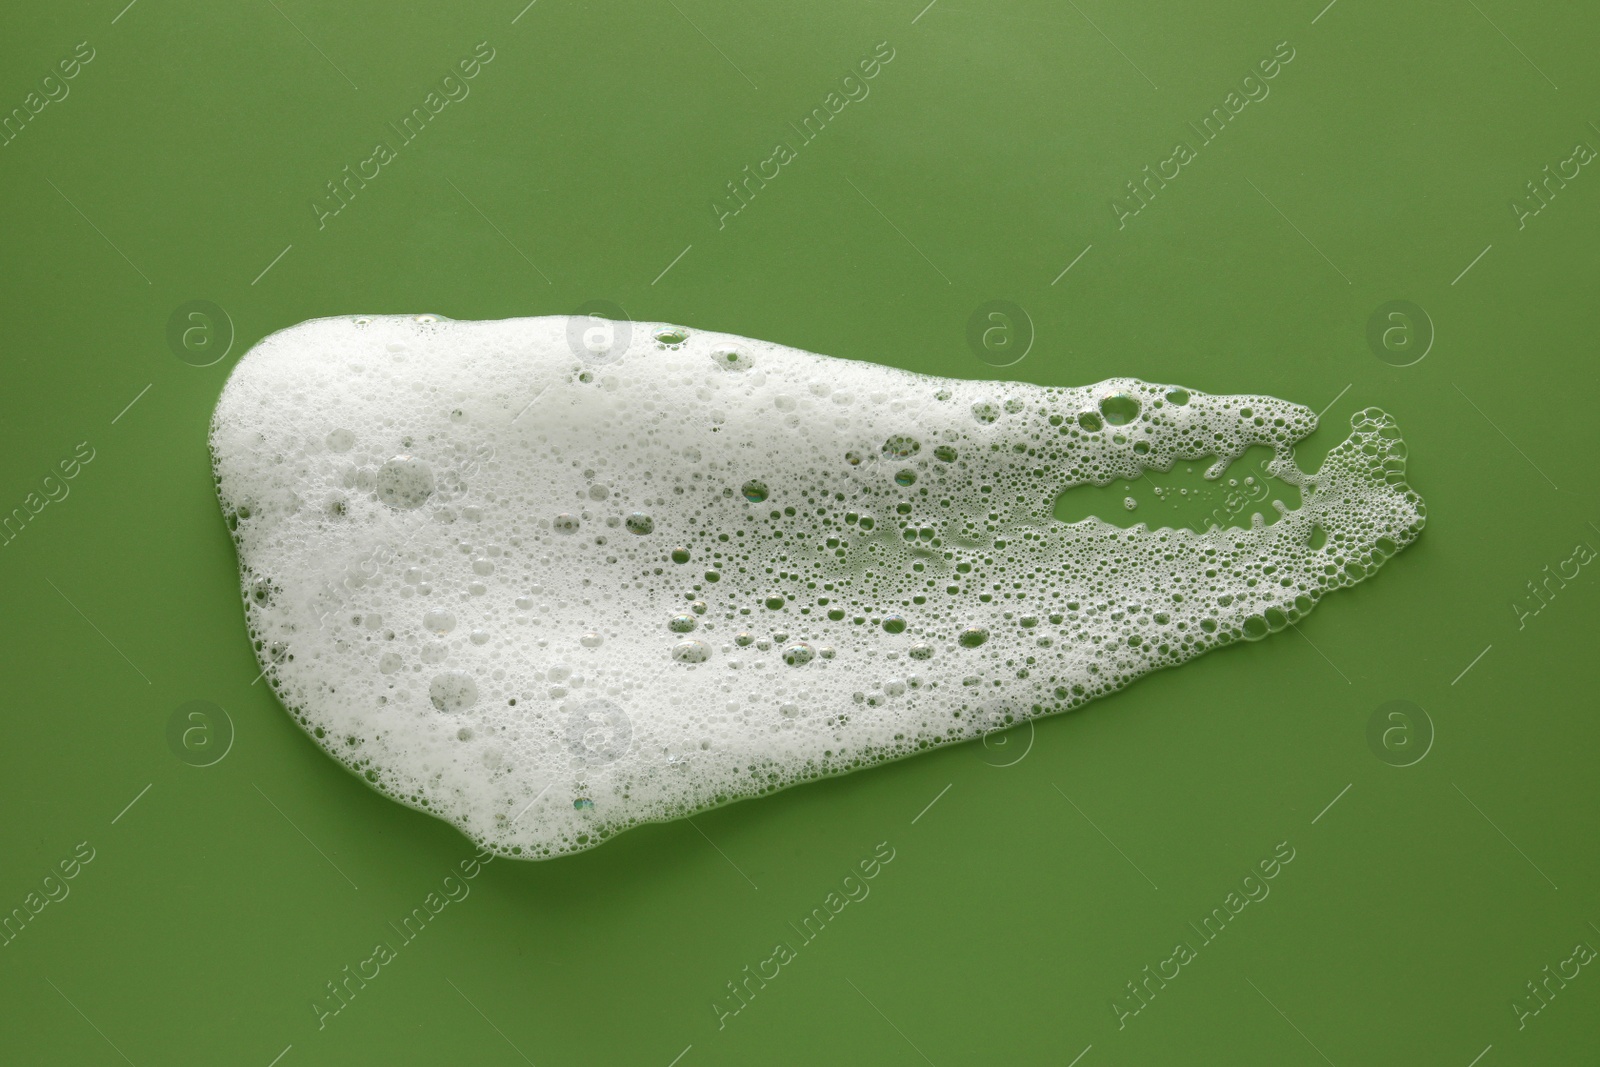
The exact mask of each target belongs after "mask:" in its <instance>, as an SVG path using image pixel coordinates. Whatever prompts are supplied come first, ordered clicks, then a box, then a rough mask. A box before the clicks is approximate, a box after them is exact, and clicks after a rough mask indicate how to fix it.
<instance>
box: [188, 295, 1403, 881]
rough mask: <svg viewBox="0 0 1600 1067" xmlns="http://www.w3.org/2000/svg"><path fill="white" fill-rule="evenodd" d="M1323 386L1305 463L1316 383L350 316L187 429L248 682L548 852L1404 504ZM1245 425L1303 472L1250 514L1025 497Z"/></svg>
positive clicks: (1369, 415) (1342, 551) (1162, 651)
mask: <svg viewBox="0 0 1600 1067" xmlns="http://www.w3.org/2000/svg"><path fill="white" fill-rule="evenodd" d="M1352 424H1353V432H1352V434H1351V435H1350V437H1349V438H1347V439H1346V440H1345V441H1344V442H1343V443H1341V444H1340V445H1338V446H1337V447H1335V448H1334V449H1333V450H1332V451H1331V452H1330V453H1329V455H1328V458H1327V460H1326V461H1325V462H1324V464H1323V466H1322V468H1321V469H1320V470H1319V471H1318V472H1317V473H1315V474H1304V473H1302V472H1299V471H1298V470H1296V469H1295V468H1294V466H1293V464H1292V462H1291V447H1292V445H1293V443H1294V441H1296V440H1298V439H1299V438H1302V437H1304V436H1305V435H1306V434H1308V433H1309V432H1310V431H1311V430H1312V429H1313V428H1315V425H1316V418H1315V416H1314V415H1313V414H1312V412H1311V411H1310V410H1309V409H1307V408H1304V407H1301V406H1299V405H1296V404H1291V403H1287V402H1285V401H1282V400H1276V399H1273V398H1271V397H1264V396H1210V395H1207V394H1204V393H1200V392H1195V391H1192V390H1183V389H1179V388H1176V387H1173V386H1163V385H1151V384H1148V383H1145V382H1141V381H1137V380H1134V379H1113V380H1111V381H1106V382H1102V383H1100V384H1098V385H1092V386H1086V387H1082V388H1070V389H1061V388H1042V387H1038V386H1033V385H1026V384H1015V383H1000V382H970V381H956V380H950V379H941V378H931V377H927V376H923V375H917V374H911V373H908V372H905V371H900V370H896V369H893V368H888V367H882V366H876V365H873V364H868V363H860V362H852V361H847V360H839V359H832V358H829V357H826V356H818V355H813V354H811V353H807V352H802V351H799V350H796V349H792V348H787V347H784V346H782V345H777V344H772V343H768V342H763V341H756V340H751V339H749V338H744V337H737V336H733V335H730V334H718V333H709V332H701V331H690V330H686V329H682V328H679V327H671V326H667V325H665V324H660V323H631V324H630V323H623V324H618V325H617V326H616V327H615V328H612V327H607V326H604V325H603V324H600V323H598V322H597V321H596V320H590V319H568V318H565V317H549V318H532V319H512V320H505V321H499V322H454V321H450V320H447V319H438V318H436V317H434V316H386V317H375V318H330V319H318V320H314V321H311V322H306V323H302V324H301V325H299V326H295V327H293V328H291V329H288V330H284V331H282V332H280V333H277V334H274V335H272V336H271V337H268V338H267V339H266V340H264V341H262V342H261V343H260V344H258V345H256V346H255V348H253V349H252V350H251V351H250V352H249V353H248V354H247V355H246V356H245V357H244V358H243V359H242V360H241V361H240V363H239V365H238V367H237V368H236V369H235V371H234V373H233V375H232V377H231V378H230V379H229V381H228V385H227V387H226V389H225V391H224V393H223V396H222V399H221V400H220V401H219V402H218V405H217V410H216V415H215V418H214V421H213V426H212V451H213V457H214V461H215V466H216V474H217V479H218V492H219V495H220V496H221V500H222V506H223V511H224V514H225V515H226V516H227V517H228V519H229V523H230V525H231V526H232V527H233V529H234V536H235V539H236V542H237V545H238V549H239V558H240V567H241V572H242V581H243V588H244V596H245V606H246V617H247V621H248V625H249V628H250V631H251V634H252V636H253V638H254V640H255V642H256V647H257V649H258V653H259V656H260V658H261V662H262V666H263V668H264V669H265V671H266V675H267V678H268V679H269V680H270V681H271V683H272V685H273V687H274V689H275V690H276V692H277V693H278V695H279V697H280V698H281V699H282V700H283V702H284V704H285V705H286V706H287V707H289V708H290V709H291V710H292V711H293V713H294V714H295V716H296V718H297V719H298V720H299V721H300V722H301V723H302V724H303V725H304V727H305V728H306V729H307V730H308V731H309V732H310V733H311V734H312V735H313V736H314V737H315V738H316V739H317V740H318V742H319V743H320V744H321V745H322V746H323V747H324V748H325V749H326V750H327V751H328V752H329V753H330V754H331V755H333V756H334V757H336V758H337V759H339V760H340V761H342V762H344V763H345V764H347V765H348V766H350V767H351V768H352V769H354V770H355V771H356V772H357V773H359V774H361V775H363V776H364V777H365V778H366V779H367V781H369V782H371V783H372V784H373V785H375V786H376V787H378V788H379V789H381V790H383V791H384V792H386V793H388V794H390V795H391V796H393V797H395V798H396V799H398V800H401V801H403V802H405V803H408V804H411V805H414V806H417V807H419V808H422V809H424V810H427V811H429V812H432V813H434V814H436V815H438V816H440V817H441V818H444V819H447V820H449V821H450V822H452V823H454V824H455V825H457V826H458V827H460V828H461V829H462V830H463V831H464V832H466V833H467V834H468V835H470V836H471V837H472V838H473V839H475V840H477V841H479V842H481V843H483V844H485V845H488V846H489V847H491V848H493V849H495V850H497V851H500V852H502V853H505V854H508V855H518V856H522V857H527V858H545V857H548V856H553V855H557V854H561V853H566V852H571V851H574V850H578V849H582V848H586V847H590V846H592V845H594V844H597V843H598V842H600V841H602V840H604V839H605V838H607V837H609V836H611V835H613V834H615V833H617V832H619V831H621V830H624V829H626V828H628V827H630V826H633V825H636V824H638V823H641V822H646V821H652V820H662V819H669V818H673V817H678V816H682V815H685V814H690V813H693V812H695V811H698V810H700V809H703V808H706V807H710V806H713V805H716V804H719V803H723V802H726V801H729V800H734V799H738V798H741V797H749V796H754V795H757V794H761V793H767V792H771V791H773V790H776V789H781V788H783V787H785V786H787V785H791V784H793V783H795V782H799V781H803V780H806V779H810V778H816V777H820V776H823V775H829V774H837V773H840V772H843V771H846V770H850V769H853V768H857V767H862V766H865V765H868V764H872V763H877V762H881V761H883V760H887V759H893V758H896V757H899V756H904V755H907V754H910V753H913V752H916V751H919V750H922V749H926V748H929V747H931V746H934V745H939V744H944V743H948V742H952V741H959V740H963V739H966V738H971V737H976V736H979V735H981V734H983V733H985V732H986V731H988V730H991V729H993V728H995V726H996V725H998V724H1003V723H1006V722H1011V721H1021V720H1023V719H1027V718H1030V717H1033V716H1037V715H1042V714H1048V713H1050V712H1054V711H1059V710H1063V709H1066V708H1071V707H1075V706H1077V705H1079V704H1082V703H1084V702H1086V701H1088V700H1091V699H1093V698H1094V697H1096V696H1099V695H1102V694H1104V693H1106V692H1109V691H1111V690H1113V689H1116V688H1118V687H1120V686H1122V685H1125V684H1127V683H1128V682H1129V681H1131V680H1132V679H1134V678H1136V677H1138V676H1139V675H1141V674H1144V673H1146V672H1148V671H1150V670H1153V669H1155V668H1157V667H1162V666H1169V665H1173V664H1177V663H1181V662H1183V661H1185V660H1187V659H1189V658H1192V657H1193V656H1195V655H1198V654H1199V653H1201V652H1203V651H1205V650H1206V649H1208V648H1213V647H1216V646H1218V645H1221V644H1225V643H1228V642H1230V641H1233V640H1236V639H1239V638H1241V637H1246V638H1249V637H1259V636H1263V635H1265V634H1266V633H1268V632H1270V631H1272V630H1276V629H1281V628H1283V627H1284V626H1286V625H1287V624H1288V623H1289V622H1291V621H1293V620H1295V619H1297V618H1299V617H1300V616H1301V615H1303V614H1304V613H1305V612H1306V611H1308V610H1310V608H1311V606H1312V605H1313V604H1314V603H1315V602H1316V600H1317V599H1319V598H1320V597H1321V596H1322V594H1324V593H1325V592H1327V591H1329V590H1330V589H1334V588H1338V587H1340V586H1344V585H1349V584H1352V583H1354V582H1355V581H1358V580H1360V579H1361V578H1362V577H1363V576H1365V575H1366V574H1369V573H1371V571H1372V570H1373V569H1374V568H1375V567H1377V566H1379V565H1380V564H1381V563H1382V562H1383V560H1384V559H1385V558H1386V557H1387V556H1389V555H1391V554H1393V553H1394V552H1395V551H1397V550H1398V549H1399V548H1401V547H1403V546H1404V545H1405V544H1407V543H1409V542H1410V541H1411V540H1412V539H1414V538H1415V536H1416V535H1417V533H1418V532H1419V531H1420V530H1421V528H1422V525H1423V516H1424V508H1423V505H1422V502H1421V500H1420V499H1419V498H1418V497H1417V495H1416V494H1415V493H1414V492H1412V491H1411V490H1410V489H1409V488H1408V487H1407V486H1406V485H1405V482H1404V470H1405V463H1404V455H1405V448H1404V445H1403V443H1401V441H1400V439H1399V434H1398V431H1397V430H1396V429H1395V427H1394V424H1393V422H1392V421H1391V420H1390V419H1389V418H1388V416H1386V415H1384V414H1383V413H1382V412H1379V411H1376V410H1375V409H1369V410H1367V411H1364V412H1361V413H1359V414H1358V415H1356V416H1355V417H1354V419H1353V420H1352ZM1258 444H1260V445H1267V446H1270V447H1272V448H1273V449H1274V450H1275V452H1276V455H1277V459H1276V461H1275V462H1274V464H1273V473H1274V475H1275V476H1277V477H1280V478H1282V479H1284V480H1285V481H1289V482H1293V483H1295V484H1297V485H1298V486H1299V487H1300V490H1301V495H1302V501H1303V502H1302V504H1301V506H1300V507H1299V508H1296V509H1294V510H1293V511H1286V512H1285V513H1284V514H1283V515H1282V516H1281V518H1280V520H1279V521H1277V522H1276V523H1273V524H1271V525H1267V524H1265V523H1264V522H1263V521H1261V519H1260V517H1259V516H1257V517H1255V520H1254V521H1253V522H1252V525H1251V528H1250V529H1237V528H1222V529H1219V528H1213V529H1212V530H1210V531H1209V532H1208V533H1205V534H1197V533H1195V532H1194V531H1192V530H1187V529H1167V528H1160V529H1156V530H1151V529H1148V528H1147V527H1145V526H1144V525H1137V526H1134V527H1132V528H1131V529H1125V528H1121V527H1118V526H1113V525H1108V524H1106V523H1103V522H1100V521H1099V520H1097V519H1090V520H1086V521H1084V522H1079V523H1072V524H1067V523H1062V522H1059V521H1057V520H1055V519H1054V518H1053V517H1052V508H1053V504H1054V501H1055V498H1056V496H1057V495H1058V494H1059V493H1060V492H1061V491H1062V490H1063V489H1066V488H1067V487H1069V486H1071V485H1074V484H1081V483H1088V482H1093V483H1096V484H1106V483H1108V482H1109V481H1111V480H1113V479H1116V478H1128V477H1136V476H1137V475H1138V473H1139V471H1140V470H1142V469H1144V468H1146V467H1149V468H1155V469H1162V470H1165V469H1169V468H1170V467H1171V465H1172V464H1173V463H1174V462H1177V461H1184V460H1197V459H1213V458H1214V459H1215V463H1214V465H1213V466H1212V471H1213V472H1216V473H1220V471H1221V470H1222V469H1223V468H1224V467H1225V466H1226V464H1227V462H1228V461H1229V460H1231V459H1232V458H1234V457H1236V456H1238V455H1240V454H1241V453H1242V452H1243V451H1244V450H1245V449H1247V448H1249V447H1251V446H1252V445H1258ZM1313 545H1315V546H1317V547H1313Z"/></svg>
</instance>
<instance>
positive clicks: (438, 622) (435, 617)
mask: <svg viewBox="0 0 1600 1067" xmlns="http://www.w3.org/2000/svg"><path fill="white" fill-rule="evenodd" d="M422 625H423V626H425V627H427V628H428V630H430V631H432V632H433V633H436V634H439V635H441V636H443V635H444V634H447V633H449V632H450V631H451V630H454V629H455V628H456V617H455V616H454V615H452V614H450V613H449V612H448V611H445V610H444V609H443V608H434V609H433V610H432V611H429V612H427V613H426V614H424V615H423V616H422Z"/></svg>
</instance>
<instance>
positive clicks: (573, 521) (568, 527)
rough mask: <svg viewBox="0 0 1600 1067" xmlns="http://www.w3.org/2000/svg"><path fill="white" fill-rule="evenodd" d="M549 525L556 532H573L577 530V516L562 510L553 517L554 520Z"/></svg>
mask: <svg viewBox="0 0 1600 1067" xmlns="http://www.w3.org/2000/svg"><path fill="white" fill-rule="evenodd" d="M550 525H551V526H552V527H553V528H554V529H555V531H556V533H559V534H575V533H577V532H578V517H577V516H576V515H568V514H567V513H566V512H562V513H561V514H560V515H557V516H556V517H555V520H554V521H553V522H552V523H551V524H550Z"/></svg>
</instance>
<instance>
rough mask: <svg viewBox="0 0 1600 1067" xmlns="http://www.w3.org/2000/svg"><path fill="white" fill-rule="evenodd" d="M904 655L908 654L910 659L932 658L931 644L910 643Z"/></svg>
mask: <svg viewBox="0 0 1600 1067" xmlns="http://www.w3.org/2000/svg"><path fill="white" fill-rule="evenodd" d="M906 655H908V656H910V657H911V658H912V659H932V658H933V646H932V645H925V644H922V643H920V642H919V643H917V644H915V645H912V646H911V648H910V650H909V651H908V652H907V653H906Z"/></svg>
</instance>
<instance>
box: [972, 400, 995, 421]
mask: <svg viewBox="0 0 1600 1067" xmlns="http://www.w3.org/2000/svg"><path fill="white" fill-rule="evenodd" d="M972 417H973V418H975V419H977V420H978V421H979V422H980V423H982V424H983V425H985V426H987V425H989V424H990V423H992V422H994V420H996V419H998V418H999V417H1000V409H999V408H997V407H995V406H994V405H993V404H991V403H989V401H987V400H980V401H978V402H977V403H976V404H974V405H972Z"/></svg>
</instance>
